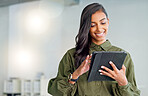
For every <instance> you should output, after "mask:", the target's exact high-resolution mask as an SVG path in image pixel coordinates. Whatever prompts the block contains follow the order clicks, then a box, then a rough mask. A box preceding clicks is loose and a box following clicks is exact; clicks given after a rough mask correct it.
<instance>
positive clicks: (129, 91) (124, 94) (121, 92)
mask: <svg viewBox="0 0 148 96" xmlns="http://www.w3.org/2000/svg"><path fill="white" fill-rule="evenodd" d="M124 65H125V67H126V77H127V80H128V84H127V85H125V86H119V85H118V84H113V85H112V89H113V93H114V96H140V90H139V89H138V88H137V85H136V80H135V74H134V64H133V62H132V59H131V57H130V54H129V53H128V54H127V56H126V58H125V61H124Z"/></svg>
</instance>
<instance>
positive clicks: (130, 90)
mask: <svg viewBox="0 0 148 96" xmlns="http://www.w3.org/2000/svg"><path fill="white" fill-rule="evenodd" d="M108 26H109V19H108V15H107V13H106V10H105V9H104V7H103V6H102V5H101V4H99V3H92V4H89V5H87V6H86V7H85V8H84V9H83V11H82V15H81V22H80V28H79V33H78V35H77V36H76V47H75V48H72V49H70V50H68V51H67V52H66V54H65V55H64V56H63V58H62V60H61V62H60V64H59V69H58V74H57V77H56V78H53V79H51V80H50V81H49V85H48V92H49V93H50V94H52V95H54V96H140V90H139V89H138V88H137V85H136V80H135V73H134V65H133V62H132V59H131V57H130V54H129V53H128V52H127V56H126V58H125V61H124V64H123V66H122V68H121V69H120V70H118V69H117V68H116V66H115V64H114V62H112V61H110V62H109V64H110V65H111V66H112V68H113V70H111V69H109V68H107V67H105V66H101V68H102V70H98V71H99V72H100V74H101V75H105V76H109V77H110V78H112V79H114V80H115V81H92V82H88V80H87V77H88V71H89V69H90V62H91V57H92V55H91V54H92V53H93V52H94V51H124V50H123V49H121V48H119V47H116V46H113V45H112V44H111V43H110V42H109V40H107V39H106V35H107V33H108ZM124 52H125V51H124ZM98 63H99V62H98ZM126 69H128V70H126ZM104 70H105V71H104Z"/></svg>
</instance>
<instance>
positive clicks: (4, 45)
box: [0, 7, 9, 96]
mask: <svg viewBox="0 0 148 96" xmlns="http://www.w3.org/2000/svg"><path fill="white" fill-rule="evenodd" d="M8 17H9V10H8V7H1V8H0V96H2V92H3V84H4V80H5V79H7V73H8V72H7V71H8V70H7V67H8V23H9V22H8V20H9V19H8Z"/></svg>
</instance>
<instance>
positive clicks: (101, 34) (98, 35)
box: [95, 32, 104, 37]
mask: <svg viewBox="0 0 148 96" xmlns="http://www.w3.org/2000/svg"><path fill="white" fill-rule="evenodd" d="M95 35H96V36H97V37H102V36H103V35H104V32H101V33H95Z"/></svg>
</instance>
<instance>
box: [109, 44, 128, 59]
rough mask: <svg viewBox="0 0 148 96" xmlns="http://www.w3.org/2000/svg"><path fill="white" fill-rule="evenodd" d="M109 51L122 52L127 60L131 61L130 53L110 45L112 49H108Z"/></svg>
mask: <svg viewBox="0 0 148 96" xmlns="http://www.w3.org/2000/svg"><path fill="white" fill-rule="evenodd" d="M109 51H124V52H126V53H127V58H130V59H131V56H130V53H129V52H128V51H126V50H124V49H122V48H120V47H118V46H114V45H112V47H111V48H110V49H109Z"/></svg>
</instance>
